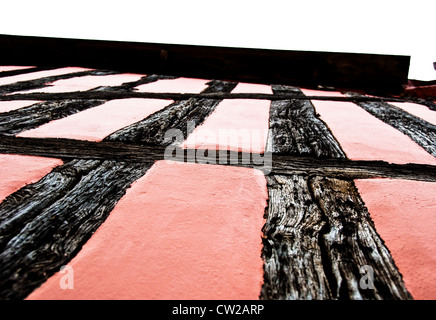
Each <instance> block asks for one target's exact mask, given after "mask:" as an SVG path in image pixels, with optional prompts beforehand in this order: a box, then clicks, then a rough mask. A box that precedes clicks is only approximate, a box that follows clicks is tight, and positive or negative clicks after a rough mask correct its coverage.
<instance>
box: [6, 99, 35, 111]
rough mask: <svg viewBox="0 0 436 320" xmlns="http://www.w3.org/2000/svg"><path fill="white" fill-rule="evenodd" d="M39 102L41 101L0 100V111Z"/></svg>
mask: <svg viewBox="0 0 436 320" xmlns="http://www.w3.org/2000/svg"><path fill="white" fill-rule="evenodd" d="M39 102H42V101H36V100H25V101H24V100H15V101H0V113H1V112H9V111H12V110H16V109H20V108H24V107H28V106H31V105H32V104H35V103H39Z"/></svg>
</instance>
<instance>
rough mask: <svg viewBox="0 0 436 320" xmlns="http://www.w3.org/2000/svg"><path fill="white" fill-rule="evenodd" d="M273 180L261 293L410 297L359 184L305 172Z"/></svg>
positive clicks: (266, 296) (270, 182) (303, 296)
mask: <svg viewBox="0 0 436 320" xmlns="http://www.w3.org/2000/svg"><path fill="white" fill-rule="evenodd" d="M267 181H268V194H269V205H268V211H267V214H266V218H267V222H266V224H265V226H264V228H263V232H264V241H263V242H264V248H263V253H262V256H263V259H264V269H265V274H264V284H263V287H262V292H261V299H296V300H306V299H320V300H325V299H345V300H348V299H353V300H354V299H411V298H412V297H411V295H410V293H408V291H407V290H406V288H405V286H404V283H403V280H402V277H401V274H400V273H399V272H398V269H397V268H396V266H395V264H394V261H393V259H392V257H391V255H390V253H389V250H388V249H387V248H386V246H385V245H384V243H383V241H382V239H381V238H380V237H379V235H378V234H377V232H376V230H375V227H374V224H373V222H372V220H371V218H370V216H369V213H368V211H367V209H366V208H365V206H364V203H363V201H362V200H361V199H360V196H359V194H358V192H357V190H356V188H355V187H354V184H353V182H350V181H345V180H340V179H332V178H326V177H319V176H312V177H310V176H307V175H293V176H281V175H273V176H268V177H267ZM362 267H364V268H368V267H370V268H371V270H373V277H372V279H373V282H372V284H373V287H372V288H368V287H365V285H362V284H361V281H362V280H365V279H363V276H364V273H361V268H362ZM365 270H368V269H365ZM364 283H365V284H368V283H366V282H365V281H364Z"/></svg>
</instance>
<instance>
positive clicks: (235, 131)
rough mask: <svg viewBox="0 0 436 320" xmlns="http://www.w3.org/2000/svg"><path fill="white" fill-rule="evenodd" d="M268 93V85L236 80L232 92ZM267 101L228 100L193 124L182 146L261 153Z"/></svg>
mask: <svg viewBox="0 0 436 320" xmlns="http://www.w3.org/2000/svg"><path fill="white" fill-rule="evenodd" d="M252 92H255V93H272V90H271V87H270V86H266V85H256V84H247V83H239V84H238V85H237V86H236V88H235V89H234V90H233V91H232V93H252ZM269 109H270V101H268V100H251V99H228V100H224V101H222V102H221V103H220V104H219V105H218V106H217V107H216V109H215V110H214V111H213V112H212V114H211V115H210V116H209V117H208V118H207V119H206V120H205V121H204V123H203V124H201V125H200V126H197V127H196V128H195V130H194V131H193V132H192V133H191V134H190V135H189V136H188V138H187V139H186V141H185V142H184V143H183V144H182V147H184V148H196V149H213V150H231V151H243V152H256V153H263V152H264V151H265V145H266V140H267V136H268V127H269Z"/></svg>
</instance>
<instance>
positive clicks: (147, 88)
mask: <svg viewBox="0 0 436 320" xmlns="http://www.w3.org/2000/svg"><path fill="white" fill-rule="evenodd" d="M209 81H210V80H204V79H194V78H177V79H162V80H158V81H155V82H150V83H146V84H142V85H139V86H137V87H136V89H137V91H138V92H160V93H162V92H164V93H165V92H168V93H200V92H201V91H203V90H204V89H206V88H207V83H208V82H209Z"/></svg>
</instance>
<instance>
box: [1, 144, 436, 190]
mask: <svg viewBox="0 0 436 320" xmlns="http://www.w3.org/2000/svg"><path fill="white" fill-rule="evenodd" d="M205 152H206V150H202V149H199V150H193V149H185V150H182V149H179V148H177V147H162V146H155V145H153V146H150V145H149V146H139V145H132V144H126V143H121V142H111V141H103V142H91V141H84V140H73V139H57V138H23V137H10V136H2V137H0V153H4V154H21V155H33V156H42V157H52V158H61V159H94V160H117V161H123V162H144V163H150V162H154V161H157V160H173V161H183V162H196V163H209V164H217V165H234V166H240V167H250V168H256V169H259V170H261V171H264V172H265V174H269V173H273V174H282V175H290V174H306V175H318V176H327V177H335V178H342V179H367V178H393V179H408V180H419V181H430V182H436V166H432V165H424V164H391V163H387V162H384V161H363V160H362V161H360V160H357V161H356V160H347V159H320V158H313V157H296V156H289V155H283V154H264V155H260V154H254V153H253V154H251V153H243V152H239V153H238V152H231V151H227V152H226V156H223V154H221V155H220V154H219V151H215V150H213V151H211V150H208V151H207V152H208V154H207V155H206V156H205V154H206V153H205ZM213 153H215V154H213ZM165 155H167V157H165ZM190 155H195V157H194V156H192V157H190ZM211 159H216V161H211ZM247 159H248V160H247ZM269 159H271V162H269Z"/></svg>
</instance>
